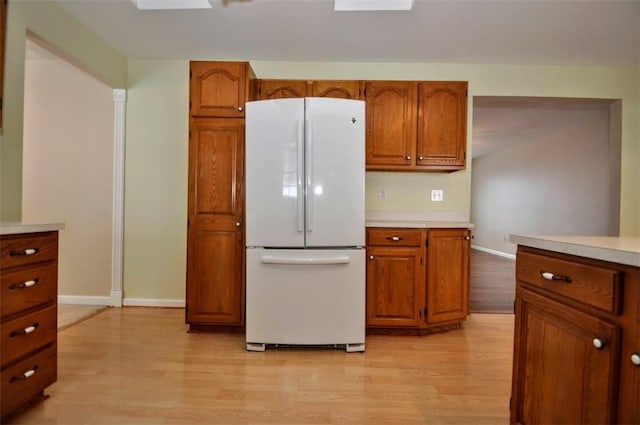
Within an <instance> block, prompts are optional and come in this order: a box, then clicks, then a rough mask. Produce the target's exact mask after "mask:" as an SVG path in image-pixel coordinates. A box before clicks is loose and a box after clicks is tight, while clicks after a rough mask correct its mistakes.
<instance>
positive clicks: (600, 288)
mask: <svg viewBox="0 0 640 425" xmlns="http://www.w3.org/2000/svg"><path fill="white" fill-rule="evenodd" d="M516 279H517V280H519V281H521V282H526V283H528V284H530V285H533V286H536V287H539V288H543V289H545V290H547V291H549V292H553V293H555V294H559V295H562V296H564V297H567V298H571V299H573V300H576V301H579V302H581V303H584V304H587V305H589V306H592V307H596V308H599V309H602V310H605V311H608V312H611V313H616V314H619V313H620V310H621V301H622V293H621V290H622V287H621V284H620V280H621V277H620V272H619V271H617V270H612V269H607V268H604V267H598V266H593V265H588V264H582V263H578V262H573V261H567V260H560V259H557V258H552V257H546V256H543V255H537V254H532V253H528V252H519V253H518V261H517V262H516Z"/></svg>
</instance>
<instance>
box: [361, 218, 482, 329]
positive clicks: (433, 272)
mask: <svg viewBox="0 0 640 425" xmlns="http://www.w3.org/2000/svg"><path fill="white" fill-rule="evenodd" d="M469 248H470V245H469V230H468V229H428V230H426V229H399V228H369V229H367V258H368V260H367V327H368V328H390V329H392V328H395V329H398V328H405V329H428V328H433V327H435V326H440V325H449V324H458V323H460V322H462V321H464V320H465V319H466V316H467V315H468V305H469V301H468V297H469V290H468V286H469Z"/></svg>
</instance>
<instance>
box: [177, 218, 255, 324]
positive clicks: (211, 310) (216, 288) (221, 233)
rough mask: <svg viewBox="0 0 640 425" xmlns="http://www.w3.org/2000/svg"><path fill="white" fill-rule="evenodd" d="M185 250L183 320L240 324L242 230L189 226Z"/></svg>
mask: <svg viewBox="0 0 640 425" xmlns="http://www.w3.org/2000/svg"><path fill="white" fill-rule="evenodd" d="M187 252H188V254H187V311H186V321H187V323H190V324H205V325H211V324H216V325H220V324H221V325H241V324H242V323H243V319H244V287H243V285H242V282H243V267H242V263H243V255H244V247H243V242H242V231H240V230H236V229H233V230H196V229H189V233H188V248H187Z"/></svg>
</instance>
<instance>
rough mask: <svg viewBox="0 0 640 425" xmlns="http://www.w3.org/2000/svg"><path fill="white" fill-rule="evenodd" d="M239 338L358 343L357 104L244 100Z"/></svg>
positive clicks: (360, 125)
mask: <svg viewBox="0 0 640 425" xmlns="http://www.w3.org/2000/svg"><path fill="white" fill-rule="evenodd" d="M245 123H246V135H245V139H246V140H245V142H246V148H245V161H246V163H245V170H246V171H245V172H246V188H245V190H246V245H247V251H246V303H247V304H246V342H247V350H250V351H264V350H265V347H266V346H283V345H284V346H286V345H305V346H335V347H344V348H345V349H346V350H347V351H364V349H365V250H364V245H365V242H364V238H365V225H364V172H365V144H364V143H365V106H364V102H363V101H358V100H346V99H330V98H296V99H274V100H262V101H255V102H248V103H247V104H246V111H245Z"/></svg>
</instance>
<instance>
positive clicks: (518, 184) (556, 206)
mask: <svg viewBox="0 0 640 425" xmlns="http://www.w3.org/2000/svg"><path fill="white" fill-rule="evenodd" d="M621 124H622V120H621V101H620V100H616V99H575V98H547V97H544V98H543V97H499V96H475V97H474V98H473V130H472V134H473V142H472V168H471V169H472V172H471V221H472V222H473V223H474V224H475V229H474V244H473V245H472V253H471V259H472V265H471V311H476V312H477V311H487V312H488V311H493V310H499V311H498V312H513V298H514V291H515V266H514V264H513V261H514V259H515V251H516V246H515V245H514V244H512V243H511V242H510V241H509V235H511V234H539V235H544V234H546V235H550V234H556V235H561V234H562V235H588V236H617V235H618V234H619V224H620V160H621V158H620V149H621Z"/></svg>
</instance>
